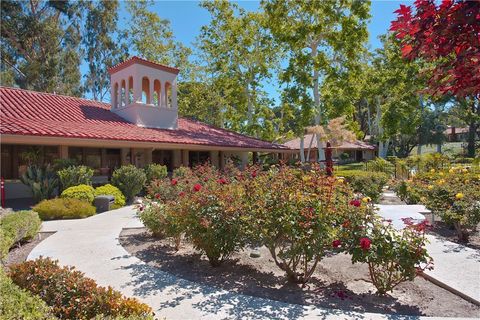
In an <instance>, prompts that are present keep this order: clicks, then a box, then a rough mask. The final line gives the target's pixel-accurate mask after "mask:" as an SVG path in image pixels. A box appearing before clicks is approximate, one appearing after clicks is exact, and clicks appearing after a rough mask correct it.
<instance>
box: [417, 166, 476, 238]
mask: <svg viewBox="0 0 480 320" xmlns="http://www.w3.org/2000/svg"><path fill="white" fill-rule="evenodd" d="M409 187H410V189H411V190H418V192H419V194H421V198H420V201H421V202H422V203H423V204H424V205H425V206H426V207H427V208H428V209H429V210H431V211H432V212H433V213H434V214H437V215H439V216H440V217H441V218H442V220H443V221H445V222H446V223H449V224H451V225H453V226H454V227H455V230H456V232H457V236H458V239H459V240H460V241H468V237H469V234H470V233H471V231H472V230H475V229H476V227H477V224H478V223H479V222H480V177H479V175H478V174H474V173H471V172H469V170H468V169H466V168H462V167H453V168H450V169H449V170H444V171H437V170H435V169H431V171H430V172H428V173H422V174H418V175H417V176H415V177H414V178H413V179H412V181H411V182H410V183H409Z"/></svg>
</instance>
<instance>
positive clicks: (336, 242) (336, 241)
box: [332, 240, 342, 248]
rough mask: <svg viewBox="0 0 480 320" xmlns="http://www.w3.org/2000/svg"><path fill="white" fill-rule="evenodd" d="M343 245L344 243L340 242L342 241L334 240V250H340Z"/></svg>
mask: <svg viewBox="0 0 480 320" xmlns="http://www.w3.org/2000/svg"><path fill="white" fill-rule="evenodd" d="M341 245H342V241H340V240H333V242H332V247H334V248H338V247H340V246H341Z"/></svg>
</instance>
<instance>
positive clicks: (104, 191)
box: [95, 184, 125, 209]
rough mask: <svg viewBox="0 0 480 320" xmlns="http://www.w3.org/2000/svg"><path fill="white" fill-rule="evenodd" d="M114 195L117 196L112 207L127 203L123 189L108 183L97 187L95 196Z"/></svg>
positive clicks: (116, 207) (119, 206)
mask: <svg viewBox="0 0 480 320" xmlns="http://www.w3.org/2000/svg"><path fill="white" fill-rule="evenodd" d="M101 195H112V196H114V197H115V203H114V205H113V206H112V209H118V208H121V207H123V206H124V205H125V196H124V195H123V193H122V191H120V189H118V188H117V187H115V186H112V185H111V184H106V185H103V186H100V187H97V188H96V189H95V196H101Z"/></svg>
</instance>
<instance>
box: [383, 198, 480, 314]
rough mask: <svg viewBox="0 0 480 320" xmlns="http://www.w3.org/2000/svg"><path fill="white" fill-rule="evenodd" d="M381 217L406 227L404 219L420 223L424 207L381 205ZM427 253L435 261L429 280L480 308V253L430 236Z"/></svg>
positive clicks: (397, 226)
mask: <svg viewBox="0 0 480 320" xmlns="http://www.w3.org/2000/svg"><path fill="white" fill-rule="evenodd" d="M377 207H378V209H379V211H378V213H379V215H381V216H382V217H383V218H385V219H390V220H392V223H393V225H394V227H395V228H396V229H402V228H403V227H404V224H403V221H402V219H403V218H412V219H413V220H414V221H417V222H420V221H422V220H425V216H423V214H422V213H427V212H429V210H428V209H426V208H425V207H424V206H423V205H377ZM427 238H428V240H429V243H428V244H427V252H428V253H429V254H430V256H431V257H432V258H433V261H434V269H433V270H426V271H425V275H426V278H427V279H429V280H431V281H432V282H435V283H437V284H438V285H440V286H442V287H444V288H446V289H448V290H450V291H453V292H455V293H456V294H458V295H460V296H462V297H463V298H464V299H467V300H470V301H471V302H473V303H476V304H478V305H480V252H479V251H478V250H475V249H471V248H468V247H465V246H463V245H460V244H457V243H454V242H451V241H447V240H444V239H442V238H439V237H435V236H432V235H428V236H427Z"/></svg>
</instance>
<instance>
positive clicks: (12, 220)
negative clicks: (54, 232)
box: [0, 211, 42, 260]
mask: <svg viewBox="0 0 480 320" xmlns="http://www.w3.org/2000/svg"><path fill="white" fill-rule="evenodd" d="M41 224H42V221H41V220H40V218H39V217H38V214H37V213H36V212H33V211H17V212H12V213H8V214H7V215H5V216H3V217H2V218H1V219H0V260H1V259H3V258H4V257H5V256H6V255H7V254H8V251H9V250H10V248H11V247H13V245H14V244H16V243H19V242H22V241H26V240H30V239H32V238H33V237H35V235H36V234H37V233H38V231H40V225H41Z"/></svg>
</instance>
